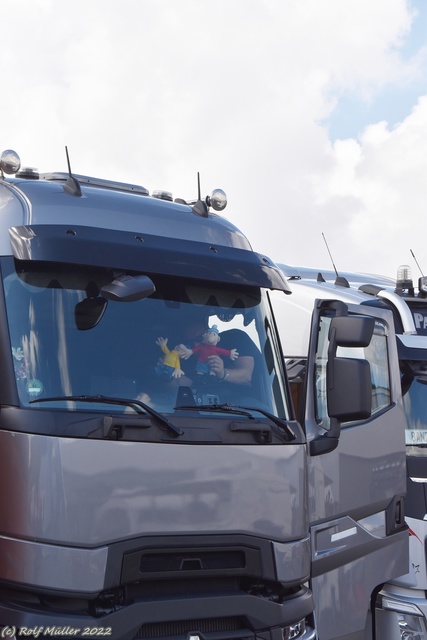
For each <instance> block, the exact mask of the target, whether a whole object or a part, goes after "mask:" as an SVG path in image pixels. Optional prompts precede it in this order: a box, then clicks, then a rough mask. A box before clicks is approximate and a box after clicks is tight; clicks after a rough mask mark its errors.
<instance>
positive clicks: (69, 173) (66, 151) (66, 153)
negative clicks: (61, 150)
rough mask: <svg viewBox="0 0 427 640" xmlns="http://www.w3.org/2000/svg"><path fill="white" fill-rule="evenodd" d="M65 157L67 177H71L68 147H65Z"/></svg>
mask: <svg viewBox="0 0 427 640" xmlns="http://www.w3.org/2000/svg"><path fill="white" fill-rule="evenodd" d="M65 155H66V156H67V164H68V175H69V176H71V165H70V156H69V155H68V147H67V145H65Z"/></svg>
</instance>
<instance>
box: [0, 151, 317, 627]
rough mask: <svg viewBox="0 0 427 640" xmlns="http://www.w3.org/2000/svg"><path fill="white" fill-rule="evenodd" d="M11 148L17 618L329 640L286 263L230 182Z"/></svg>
mask: <svg viewBox="0 0 427 640" xmlns="http://www.w3.org/2000/svg"><path fill="white" fill-rule="evenodd" d="M0 162H1V164H0V167H1V177H0V210H1V212H2V217H1V224H2V225H3V229H2V233H1V234H0V269H1V278H0V288H1V291H0V319H1V321H0V361H1V367H0V376H1V384H0V450H1V452H2V457H3V463H2V465H1V466H0V483H1V487H2V491H1V493H0V628H1V629H2V631H1V635H3V636H4V637H12V636H15V637H16V638H19V637H23V636H28V637H40V638H41V637H51V636H52V635H58V634H60V635H61V636H67V637H82V638H83V637H87V636H93V635H97V636H99V635H102V636H106V637H109V638H113V639H120V640H132V639H134V638H135V639H142V638H147V639H148V638H150V639H151V638H162V639H163V640H174V639H188V638H192V639H193V640H197V639H198V638H203V639H204V640H221V638H224V639H225V638H230V637H232V638H236V639H240V638H242V639H243V638H255V637H256V638H263V640H284V639H286V640H288V639H291V638H292V640H295V639H298V640H312V639H313V638H314V635H315V632H314V628H313V598H312V594H311V592H310V590H309V588H308V586H307V584H306V583H307V580H308V578H309V573H310V541H309V531H308V520H307V481H306V476H307V473H306V471H307V469H306V437H305V434H304V432H303V430H302V428H301V426H300V425H299V424H298V423H297V421H296V420H295V419H294V416H293V413H292V409H291V403H290V399H289V395H288V389H287V383H286V373H285V371H284V365H283V361H282V355H281V351H280V343H279V340H278V337H277V334H276V330H275V325H274V319H273V317H272V313H271V309H270V306H269V303H268V299H267V291H269V290H270V289H273V288H275V287H278V288H279V289H280V290H283V291H284V292H288V290H289V288H288V286H287V284H286V281H285V279H284V278H283V275H282V273H281V271H280V270H279V269H278V268H277V267H276V266H275V265H274V264H273V263H272V262H271V261H270V260H269V259H268V258H267V257H266V256H263V255H259V254H256V253H255V252H253V251H252V249H251V246H250V244H249V242H248V240H247V239H246V237H245V236H244V235H243V234H242V233H241V232H240V231H239V230H238V229H237V228H236V227H235V226H234V225H232V224H231V223H230V222H228V221H227V220H226V219H225V218H223V217H222V215H221V211H222V209H223V208H224V204H225V194H224V193H223V192H221V191H218V190H217V191H215V192H213V194H212V196H209V197H207V198H202V197H201V195H200V193H199V194H198V197H197V198H196V199H195V200H194V201H190V202H186V201H184V200H182V199H175V200H174V199H173V197H172V195H171V194H170V193H168V192H164V191H160V192H151V194H150V193H149V192H148V190H147V189H146V188H145V187H142V186H140V185H131V184H124V183H118V182H114V181H109V180H105V179H98V178H93V177H90V176H81V175H75V174H72V173H71V170H70V169H69V172H68V173H46V174H40V173H38V172H36V171H35V170H33V169H28V168H27V169H20V166H19V165H20V163H19V160H18V159H17V156H16V154H15V153H13V152H11V151H7V152H5V153H3V154H2V156H1V161H0ZM208 334H209V335H208ZM211 334H212V335H213V338H214V342H215V344H211V339H212V335H211ZM218 338H219V340H218ZM201 345H203V349H200V348H199V347H200V346H201ZM205 347H209V348H211V347H213V351H212V349H211V350H210V352H209V353H208V354H207V355H206V353H204V352H205V351H206V348H205ZM219 349H222V351H219ZM201 361H202V362H201ZM201 365H203V366H201ZM206 365H207V366H206Z"/></svg>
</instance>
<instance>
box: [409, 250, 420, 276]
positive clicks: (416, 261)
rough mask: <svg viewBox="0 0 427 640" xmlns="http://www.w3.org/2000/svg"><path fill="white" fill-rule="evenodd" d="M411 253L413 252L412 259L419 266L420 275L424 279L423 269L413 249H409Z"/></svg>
mask: <svg viewBox="0 0 427 640" xmlns="http://www.w3.org/2000/svg"><path fill="white" fill-rule="evenodd" d="M409 251H410V252H411V255H412V257H413V259H414V260H415V264H416V265H417V267H418V269H419V270H420V273H421V275H422V277H423V278H424V274H423V272H422V269H421V267H420V265H419V264H418V260H417V259H416V257H415V253H414V252H413V251H412V249H409Z"/></svg>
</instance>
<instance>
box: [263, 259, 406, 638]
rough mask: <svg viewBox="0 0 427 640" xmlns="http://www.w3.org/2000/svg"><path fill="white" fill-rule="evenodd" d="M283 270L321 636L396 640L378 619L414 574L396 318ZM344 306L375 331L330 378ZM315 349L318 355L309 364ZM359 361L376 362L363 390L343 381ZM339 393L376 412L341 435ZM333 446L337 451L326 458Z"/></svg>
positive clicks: (345, 426)
mask: <svg viewBox="0 0 427 640" xmlns="http://www.w3.org/2000/svg"><path fill="white" fill-rule="evenodd" d="M279 266H280V267H281V269H282V271H283V273H284V275H285V276H286V278H287V282H288V284H289V286H290V287H291V289H292V295H291V296H287V297H286V299H285V298H284V296H282V295H281V294H280V293H279V292H271V293H270V298H271V302H272V306H273V309H274V314H275V318H276V322H277V326H278V330H279V334H280V337H281V342H282V347H283V351H284V355H285V359H286V364H287V369H288V375H289V382H290V387H291V392H292V397H293V401H294V405H295V410H296V415H297V419H298V420H299V421H300V423H301V424H302V425H303V426H304V430H305V433H306V435H307V443H308V459H307V465H308V493H309V505H308V506H309V522H310V537H311V554H312V569H311V580H310V586H311V589H312V591H313V597H314V603H315V612H316V630H317V634H318V638H320V640H323V639H332V638H346V639H347V638H351V639H352V640H355V639H356V638H357V639H367V638H369V639H370V640H373V639H375V640H379V639H381V640H385V639H386V638H387V640H391V639H392V638H393V640H395V636H392V635H384V629H385V625H384V621H383V620H380V617H381V613H382V611H380V612H378V601H379V593H380V592H381V589H382V587H383V584H384V583H387V582H388V581H391V580H393V579H394V578H396V577H397V576H398V575H399V572H400V571H402V572H403V573H406V572H407V570H408V564H409V561H408V542H409V539H408V538H409V536H408V527H407V525H406V524H405V520H404V499H405V493H406V486H405V466H406V461H405V452H404V437H405V436H404V434H405V425H406V417H405V412H404V408H403V403H402V393H401V387H400V372H399V361H398V351H397V344H396V340H395V328H394V320H393V314H392V311H391V310H390V309H389V308H386V307H384V306H382V305H375V306H374V307H372V306H368V305H366V304H362V303H363V302H365V301H366V299H367V298H369V296H366V295H365V294H361V292H359V291H357V289H353V288H352V287H347V286H344V285H343V284H342V283H343V282H344V278H338V282H337V283H336V279H337V277H336V275H334V278H333V279H332V281H331V280H329V279H328V274H325V275H324V274H323V272H322V273H321V274H319V275H318V272H317V271H315V272H314V270H308V269H304V268H300V267H292V266H288V265H285V264H279ZM344 275H345V274H344ZM367 281H369V278H368V277H367ZM342 305H344V308H345V309H346V310H347V311H346V312H347V314H348V315H349V317H350V318H352V317H353V318H357V317H364V316H365V314H367V315H368V316H370V315H371V313H372V311H373V310H374V309H375V320H374V328H373V332H372V335H371V338H370V340H366V341H365V343H364V344H363V345H362V343H361V342H360V341H359V342H358V343H357V344H356V342H353V341H352V340H354V338H355V336H356V330H354V331H353V332H352V335H351V336H349V339H348V340H342V341H340V342H339V344H338V347H337V348H336V350H335V355H336V356H339V357H340V358H341V359H342V361H343V362H342V368H338V369H337V370H336V371H335V372H334V374H333V375H331V372H329V375H328V365H327V364H326V365H325V360H326V358H327V354H328V355H329V356H330V355H331V340H332V339H333V335H334V333H333V331H332V330H331V323H332V322H333V320H332V319H333V318H336V317H338V319H339V315H340V314H341V313H342ZM316 316H318V317H319V318H320V323H319V322H318V321H317V322H316ZM322 318H323V319H322ZM313 350H314V353H315V354H316V355H315V356H314V357H313V355H311V356H310V355H309V357H308V358H306V357H305V354H310V353H313ZM358 359H362V360H363V361H364V362H365V363H369V370H370V373H369V380H370V381H369V384H368V387H367V388H365V390H364V391H363V385H362V383H361V381H360V379H359V378H358V377H356V378H355V379H354V381H353V384H352V387H351V388H348V386H347V383H346V382H345V381H344V379H343V378H342V377H341V375H342V373H343V372H344V370H345V369H347V368H351V367H352V366H354V363H355V361H357V360H358ZM332 388H334V391H337V393H338V395H339V398H344V397H345V396H346V395H348V394H350V395H352V394H355V396H357V395H359V394H360V393H367V394H368V395H369V396H370V400H371V405H370V409H369V410H367V411H365V412H363V411H360V412H359V413H358V414H357V413H355V414H354V415H353V417H352V418H351V419H347V417H346V418H344V419H342V420H341V421H340V425H339V428H337V425H336V423H335V420H334V419H331V418H330V413H331V406H332V405H331V389H332ZM332 397H333V393H332ZM336 413H338V415H339V410H338V411H337V412H336ZM328 442H329V443H331V442H332V443H334V444H335V449H332V448H330V449H329V450H328V449H327V447H326V446H325V443H328ZM322 444H323V448H322ZM396 629H397V631H398V628H397V627H396ZM398 637H400V636H398ZM403 637H405V638H406V636H402V638H403ZM408 637H410V636H408Z"/></svg>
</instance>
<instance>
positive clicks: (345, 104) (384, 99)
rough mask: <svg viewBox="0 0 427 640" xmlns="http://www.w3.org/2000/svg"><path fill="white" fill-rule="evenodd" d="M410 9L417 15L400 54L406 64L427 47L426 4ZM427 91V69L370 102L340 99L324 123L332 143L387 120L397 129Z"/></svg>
mask: <svg viewBox="0 0 427 640" xmlns="http://www.w3.org/2000/svg"><path fill="white" fill-rule="evenodd" d="M409 6H410V7H411V9H412V10H413V12H414V18H413V22H412V24H411V28H410V32H409V33H408V35H407V37H405V39H404V41H403V43H402V46H401V47H400V48H399V53H400V55H401V56H402V58H403V59H404V60H406V61H408V62H409V61H410V60H411V59H412V58H415V57H416V56H417V55H418V54H419V51H420V49H421V48H422V47H425V46H426V44H427V2H426V0H412V2H410V3H409ZM426 91H427V67H426V64H425V60H424V65H423V66H422V68H421V69H420V75H419V76H417V77H415V78H411V79H408V80H406V81H405V82H403V83H401V84H400V83H396V84H394V83H390V84H388V85H386V86H385V87H384V88H382V89H381V90H380V91H379V93H378V94H377V95H375V96H374V97H373V98H372V99H371V100H369V101H367V100H363V99H362V98H361V97H360V96H359V95H357V94H355V93H351V94H345V95H343V96H341V97H340V98H339V100H338V103H337V105H336V107H335V109H334V111H333V113H332V114H331V116H330V118H328V119H327V120H326V121H325V125H326V126H327V128H328V132H329V136H330V138H331V140H336V139H337V138H357V137H358V136H359V132H361V131H362V130H363V129H364V128H365V127H366V126H367V125H368V124H370V123H374V122H379V121H381V120H387V122H388V124H389V126H390V127H394V126H395V125H396V124H398V123H399V122H402V120H404V118H405V117H406V116H407V115H408V113H410V112H411V110H412V109H413V107H414V106H415V104H416V103H417V100H418V98H419V96H420V95H423V94H425V93H426Z"/></svg>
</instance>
